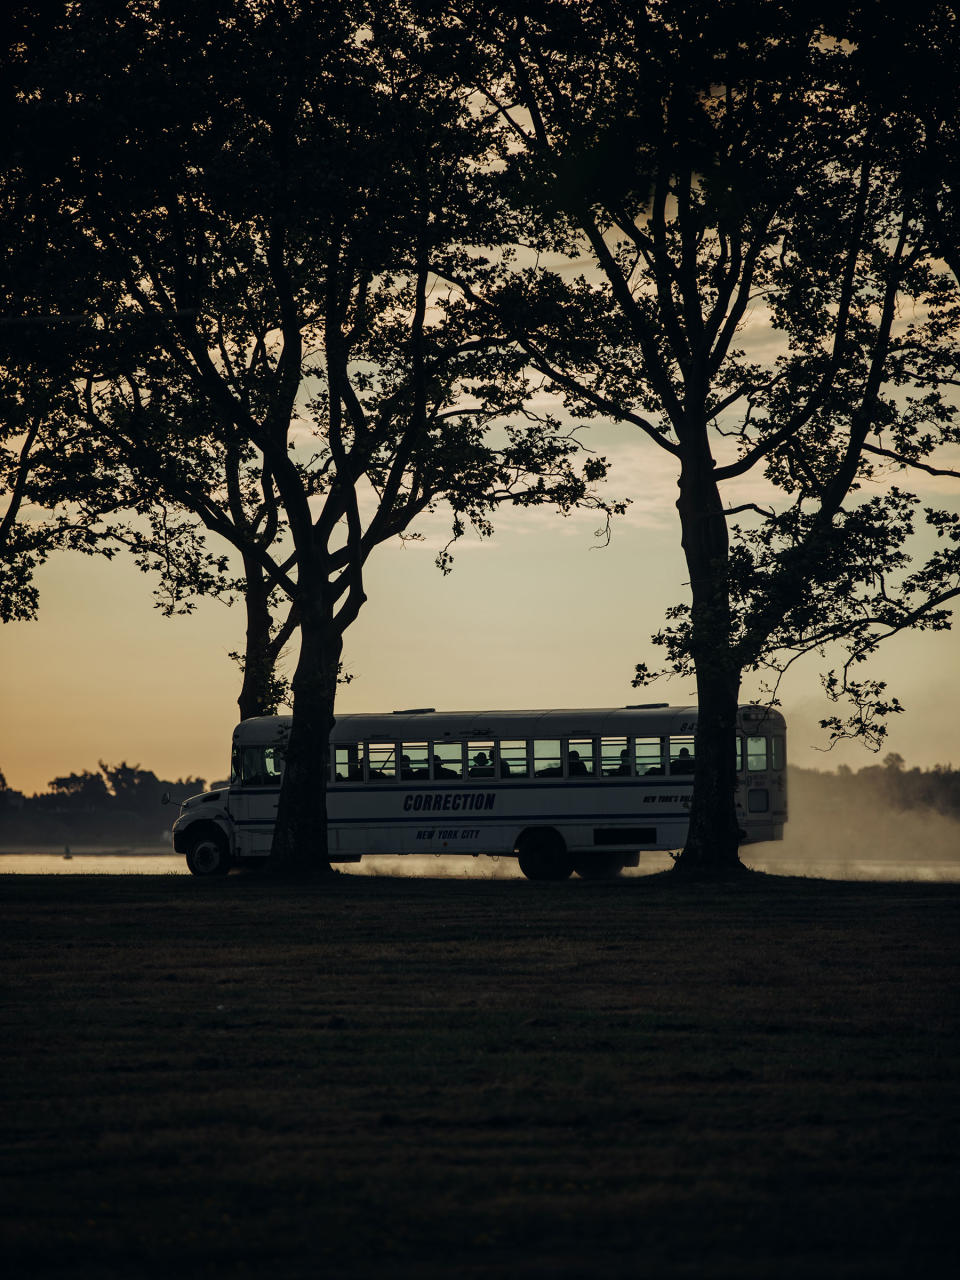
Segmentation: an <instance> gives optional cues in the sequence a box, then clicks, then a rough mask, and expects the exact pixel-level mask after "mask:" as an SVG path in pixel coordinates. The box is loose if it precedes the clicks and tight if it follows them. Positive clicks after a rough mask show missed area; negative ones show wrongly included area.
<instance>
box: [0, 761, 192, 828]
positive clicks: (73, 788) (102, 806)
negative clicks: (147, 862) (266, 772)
mask: <svg viewBox="0 0 960 1280" xmlns="http://www.w3.org/2000/svg"><path fill="white" fill-rule="evenodd" d="M48 785H49V789H48V790H47V791H43V792H38V793H37V794H36V795H32V796H25V795H24V794H23V793H22V792H20V791H13V790H11V789H10V788H9V787H8V786H7V782H6V779H5V778H4V776H3V774H2V773H0V845H4V846H9V845H11V844H44V845H46V844H57V845H60V844H64V845H66V844H77V845H82V844H104V843H107V844H112V843H115V842H119V843H122V844H136V845H140V844H161V843H163V842H164V841H165V840H166V839H167V838H168V835H169V831H170V827H171V826H172V825H173V822H174V820H175V818H176V816H177V813H178V811H179V806H180V802H181V800H183V799H185V798H186V797H187V796H193V795H196V794H197V793H198V792H199V791H203V789H204V786H205V783H204V780H203V778H178V779H177V780H176V782H169V781H164V780H163V779H162V778H158V777H157V775H156V774H155V773H153V772H152V771H151V770H149V769H141V768H140V766H139V765H130V764H127V763H126V761H123V762H121V763H120V764H118V765H108V764H104V762H103V761H102V760H101V761H100V768H99V770H97V771H96V772H91V771H90V770H88V769H85V770H84V771H83V772H82V773H71V774H68V775H67V776H66V777H63V778H53V779H51V781H50V783H49V784H48ZM165 795H169V798H170V799H169V803H168V804H164V802H163V798H164V796H165Z"/></svg>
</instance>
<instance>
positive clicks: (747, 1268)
mask: <svg viewBox="0 0 960 1280" xmlns="http://www.w3.org/2000/svg"><path fill="white" fill-rule="evenodd" d="M0 899H2V908H0V910H2V917H0V930H2V932H0V961H2V975H3V982H4V985H5V988H6V991H5V997H4V1001H3V1012H2V1028H0V1045H2V1049H0V1053H2V1057H3V1066H2V1070H3V1090H2V1098H3V1124H2V1135H0V1179H2V1184H0V1205H2V1208H0V1212H2V1214H3V1224H2V1230H3V1237H2V1250H3V1257H4V1258H5V1259H6V1263H7V1265H6V1268H5V1272H6V1274H7V1275H11V1276H15V1277H18V1278H19V1277H64V1278H66V1277H84V1278H86V1277H114V1276H117V1277H119V1276H124V1277H136V1276H146V1277H158V1278H159V1277H164V1280H168V1278H169V1277H173V1278H174V1280H190V1278H192V1277H197V1278H200V1277H214V1276H217V1277H231V1276H255V1277H259V1276H276V1277H277V1280H285V1278H286V1277H306V1276H330V1277H341V1276H343V1277H354V1276H368V1275H369V1276H374V1275H376V1276H388V1277H391V1278H392V1277H400V1278H404V1277H418V1278H419V1277H424V1278H426V1280H433V1278H434V1277H436V1278H437V1280H439V1278H440V1277H450V1276H457V1277H459V1276H464V1277H487V1276H503V1277H541V1276H542V1277H553V1276H555V1277H578V1276H592V1277H621V1276H622V1277H628V1276H629V1277H661V1276H663V1277H706V1278H713V1277H731V1278H732V1277H738V1278H744V1280H749V1278H751V1277H758V1278H759V1277H764V1278H766V1277H785V1278H790V1277H834V1276H836V1277H863V1278H864V1280H867V1278H870V1280H875V1278H882V1277H900V1276H904V1277H906V1276H910V1277H919V1276H935V1275H937V1276H938V1275H940V1274H951V1273H952V1272H953V1271H954V1270H955V1268H956V1265H957V1262H958V1261H960V1258H958V1248H957V1237H958V1233H957V1228H956V1205H957V1202H958V1191H960V1176H958V1175H960V1165H958V1154H957V1153H958V1139H960V1132H958V1131H960V1123H958V1121H960V1090H958V1072H957V1050H958V1040H960V1037H958V1031H960V1018H958V1013H960V1001H958V984H957V977H958V955H960V951H958V932H960V885H956V884H953V885H950V884H944V885H939V884H903V883H883V884H867V883H856V884H852V883H843V882H839V883H838V882H825V881H815V880H801V879H789V878H780V877H773V876H762V875H751V876H747V877H744V879H743V881H742V882H741V883H737V884H735V885H728V886H723V885H716V886H693V885H682V884H677V883H675V882H674V881H673V880H671V879H670V877H669V876H653V877H648V878H643V879H633V880H628V881H625V882H623V883H619V884H591V883H587V882H579V881H570V882H567V883H563V884H534V883H528V882H526V881H515V880H490V881H485V880H472V881H463V880H429V879H399V878H386V877H384V878H377V877H367V878H364V877H346V876H343V877H340V878H338V879H337V881H336V882H334V883H333V884H332V885H329V886H326V885H323V886H321V885H316V886H308V887H305V888H296V887H291V886H285V885H278V884H273V883H271V882H269V881H265V880H263V879H261V878H259V877H243V876H233V877H230V878H229V879H227V880H220V881H215V882H206V881H197V880H193V879H191V878H180V877H173V876H168V877H151V876H136V877H134V876H128V877H119V876H63V877H40V876H6V877H2V878H0Z"/></svg>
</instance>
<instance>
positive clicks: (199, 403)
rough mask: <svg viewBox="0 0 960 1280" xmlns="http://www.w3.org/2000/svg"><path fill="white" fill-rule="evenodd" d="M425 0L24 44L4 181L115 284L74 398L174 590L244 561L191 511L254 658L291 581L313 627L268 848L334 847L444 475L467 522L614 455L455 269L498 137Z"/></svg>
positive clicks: (242, 9)
mask: <svg viewBox="0 0 960 1280" xmlns="http://www.w3.org/2000/svg"><path fill="white" fill-rule="evenodd" d="M97 17H99V18H101V19H102V21H96V20H95V19H96V18H97ZM415 17H416V14H415V13H414V12H413V11H411V10H408V9H407V8H405V7H404V6H397V7H395V8H393V9H392V10H391V11H390V13H389V14H388V15H385V14H383V13H382V12H380V11H379V10H378V9H377V7H376V6H371V5H367V4H363V3H355V4H347V5H342V4H336V5H333V4H325V5H317V6H309V7H304V8H302V9H301V8H299V7H297V6H295V5H289V6H287V5H271V6H263V7H261V6H258V5H237V4H234V3H221V4H219V5H214V6H211V7H209V8H208V9H205V10H204V12H203V14H197V13H196V12H195V11H194V10H193V9H190V10H189V11H188V10H187V9H185V8H184V9H181V8H180V7H179V6H167V5H159V4H147V5H140V4H137V5H133V4H130V5H125V6H122V7H121V9H120V10H117V9H116V7H115V6H109V5H108V6H104V7H103V9H102V10H101V9H100V7H99V6H95V5H91V6H89V7H86V6H85V7H84V8H83V10H82V11H70V12H69V13H67V14H66V15H65V16H64V17H63V18H62V19H61V20H58V21H57V22H55V23H54V24H53V26H52V27H51V26H49V25H47V26H44V25H43V24H42V23H40V22H39V21H38V22H34V23H33V24H32V25H31V24H29V23H28V25H27V30H26V32H25V35H24V39H23V42H22V46H21V47H20V48H19V50H18V58H17V63H16V71H17V76H18V93H17V95H16V106H17V112H18V117H17V122H18V134H17V136H18V137H19V138H20V141H21V149H20V152H19V154H18V156H17V165H16V166H14V168H13V170H12V171H11V176H10V177H9V178H8V181H9V182H10V183H11V185H13V186H14V187H15V188H16V187H17V184H18V183H19V184H20V185H22V186H24V187H27V188H29V189H30V190H31V191H33V192H39V193H40V196H39V197H38V199H37V202H36V209H35V214H34V217H35V222H36V225H37V227H38V228H40V230H41V231H42V234H43V235H44V236H46V237H47V238H48V239H49V240H50V241H55V240H56V238H57V237H58V236H60V235H61V234H66V235H70V236H72V237H74V238H77V239H78V240H79V241H80V242H81V245H82V253H81V255H80V256H79V258H78V260H77V261H78V266H79V268H80V269H81V270H82V272H83V276H82V286H83V287H84V288H85V289H86V292H87V296H88V297H89V298H90V299H91V300H92V302H93V303H94V304H95V308H94V309H95V319H94V323H93V326H92V328H93V331H94V339H95V340H94V343H93V347H92V349H91V350H88V351H85V352H84V358H83V361H82V363H81V365H80V368H79V369H78V370H77V371H76V372H77V376H75V377H74V379H73V382H72V384H71V386H72V390H73V392H74V394H75V396H76V403H75V405H74V407H73V416H72V418H71V422H72V423H73V424H74V425H76V426H77V429H78V431H79V437H80V438H81V439H82V441H84V442H87V441H93V442H95V445H96V449H97V451H98V458H99V460H100V474H101V477H102V479H103V480H104V481H106V482H107V487H108V488H111V489H113V490H115V491H116V492H118V493H123V494H125V495H128V498H129V501H130V503H131V504H132V505H134V506H136V507H137V508H138V509H140V510H144V511H149V512H150V513H151V518H152V520H153V522H154V526H153V539H152V541H151V542H150V543H148V544H144V545H143V546H142V547H141V548H140V550H141V554H142V555H144V556H145V557H146V558H147V559H148V560H149V559H150V557H151V556H156V555H157V554H158V553H157V551H156V547H157V546H160V547H161V548H165V547H168V546H169V545H170V544H171V543H176V544H177V558H176V565H177V566H181V567H182V566H184V565H185V566H186V570H185V574H186V577H185V580H184V583H183V586H181V584H180V583H178V582H177V581H175V580H173V579H170V581H171V590H172V592H173V595H174V598H175V597H176V595H177V592H179V591H180V590H181V589H196V588H197V587H198V586H199V587H200V588H202V589H211V588H212V589H218V590H219V589H228V588H229V586H230V584H229V582H228V581H227V580H226V579H225V577H224V574H225V572H226V570H225V565H224V562H223V561H222V560H220V559H219V558H217V556H216V555H213V554H211V553H209V552H208V551H207V550H206V548H205V544H204V543H203V542H202V541H200V540H198V539H197V537H196V533H195V528H194V526H193V524H191V523H190V522H189V521H188V522H186V523H185V522H184V521H183V520H182V519H181V518H180V517H179V516H178V515H177V513H178V512H181V513H182V512H187V513H190V515H191V516H193V517H196V518H198V519H199V521H200V522H202V524H203V526H204V527H205V529H206V530H208V531H210V532H212V533H214V534H216V535H219V536H220V537H222V538H223V539H225V540H226V541H227V543H229V544H230V545H231V546H232V547H233V548H235V550H236V551H237V552H238V553H239V555H240V557H241V558H242V562H243V569H244V583H243V586H244V590H245V595H246V599H247V601H248V636H249V634H250V630H251V629H253V630H256V631H257V637H258V638H257V641H256V644H257V645H258V646H259V647H258V648H256V647H255V648H251V645H250V643H249V642H248V647H247V653H246V658H247V673H248V674H249V673H250V672H251V670H252V669H253V668H252V666H251V662H250V659H251V653H255V654H256V655H257V656H258V659H260V658H263V657H264V655H266V654H267V652H268V649H269V646H270V644H272V643H274V642H275V640H276V633H275V632H274V633H271V631H270V623H271V617H270V613H271V609H270V606H271V601H275V600H276V598H277V596H278V595H279V596H282V597H283V598H284V599H285V600H286V608H287V609H288V610H289V612H288V615H287V621H286V623H285V624H284V625H285V626H287V627H290V626H293V625H295V626H297V627H298V628H299V630H300V635H301V652H300V660H299V663H298V666H297V670H296V674H295V676H294V679H293V695H294V728H293V732H292V734H291V739H290V745H289V750H288V760H287V768H286V772H285V775H284V789H283V794H282V798H281V811H280V818H279V821H278V825H277V833H278V834H277V841H278V843H277V850H276V857H277V862H278V864H279V863H284V862H286V863H291V862H297V861H303V860H308V859H309V858H310V857H311V856H312V851H313V850H318V851H319V852H320V860H321V863H322V861H323V858H322V853H323V850H324V849H325V835H326V832H325V814H324V811H323V803H322V801H323V792H322V788H321V789H319V791H318V788H317V785H316V780H317V778H323V777H325V775H326V758H327V738H328V733H329V728H330V723H331V718H332V714H333V705H334V697H335V687H336V679H337V673H338V670H339V660H340V654H341V648H342V637H343V633H344V631H345V629H346V628H347V627H348V626H349V625H350V624H351V623H352V622H353V620H354V619H355V618H356V616H357V613H358V612H359V610H360V608H361V607H362V604H363V602H364V599H365V591H364V567H365V564H366V562H367V559H368V557H369V556H370V554H371V553H372V551H373V550H374V548H375V547H376V546H378V545H379V544H380V543H382V542H383V541H385V540H386V539H388V538H392V537H395V536H397V535H399V534H403V533H404V532H405V531H406V530H407V529H408V528H409V526H410V524H411V521H413V520H414V519H415V518H416V517H417V516H419V515H420V514H421V513H423V512H425V511H428V510H431V509H432V508H433V507H434V506H435V504H436V503H438V502H439V501H441V500H443V501H446V502H447V503H449V504H450V506H451V507H452V509H453V512H454V529H453V533H454V536H456V535H457V534H458V533H459V532H461V531H462V529H463V527H464V523H465V521H468V520H472V521H473V522H474V523H475V524H476V525H477V526H478V527H479V528H480V530H481V531H482V532H487V531H489V528H490V524H489V518H490V513H491V511H492V510H493V509H495V508H496V506H497V505H498V504H500V503H501V502H503V501H511V502H521V503H533V502H540V501H551V502H554V503H557V504H558V505H559V506H561V507H568V506H570V505H571V504H573V503H578V502H583V501H592V499H591V497H590V494H589V486H590V484H591V483H592V481H593V480H595V479H598V478H599V477H600V476H601V475H602V474H603V471H604V465H603V462H602V460H599V459H595V458H591V459H588V460H587V461H586V463H585V464H584V465H583V466H582V467H581V468H577V467H576V466H575V464H574V454H575V453H576V452H577V444H576V439H575V434H574V432H573V431H572V430H571V428H570V425H569V424H567V425H563V424H561V423H560V422H558V421H557V420H556V419H555V418H552V417H550V416H549V415H543V414H535V413H534V412H533V410H532V408H531V407H530V404H529V397H528V389H529V388H528V378H527V372H526V365H527V360H526V356H525V354H524V353H523V351H522V350H521V349H520V348H519V347H517V345H516V344H515V343H514V342H513V341H512V339H511V338H510V337H509V335H507V334H505V332H504V330H503V328H502V326H501V327H496V326H491V325H489V324H484V325H483V326H478V325H477V323H476V317H475V315H474V314H473V312H472V310H471V308H470V307H469V306H468V305H467V303H466V301H465V299H464V297H463V294H462V291H461V290H459V289H457V288H454V287H453V286H451V285H449V284H448V285H442V284H441V283H440V277H439V275H438V271H439V267H440V266H441V265H443V266H444V267H446V268H447V269H448V270H449V267H450V265H451V263H453V262H455V263H457V264H458V270H459V273H460V274H462V275H464V276H465V277H469V275H470V273H471V272H472V271H473V270H474V269H478V266H477V263H476V247H477V245H482V244H483V242H484V240H485V239H486V238H489V236H490V234H491V232H490V230H489V226H490V224H489V222H488V212H487V210H486V209H485V208H484V207H483V205H482V204H481V203H480V202H479V201H478V199H477V196H478V190H477V186H476V181H477V175H478V173H479V172H480V170H481V168H482V164H483V161H484V157H485V154H486V150H487V147H488V142H487V137H486V131H485V129H484V128H483V127H482V122H478V120H477V119H476V117H475V115H474V113H473V112H472V111H471V109H470V103H469V93H468V91H467V90H466V89H465V87H464V86H463V84H462V83H461V82H460V81H459V80H457V79H456V78H451V77H449V76H446V77H444V76H442V75H440V74H438V72H437V70H436V69H435V68H434V65H433V59H432V57H431V54H430V50H429V48H427V47H426V45H425V43H424V39H423V35H422V32H421V30H420V29H419V27H418V26H417V24H416V21H415ZM78 49H80V50H82V54H83V56H82V57H79V56H78V52H77V51H78ZM185 83H186V84H189V85H190V92H189V93H183V92H182V91H181V85H183V84H185ZM134 85H135V86H136V92H135V93H133V94H131V86H134ZM36 156H39V157H40V159H39V160H36V158H35V157H36ZM69 459H70V455H69V453H68V454H66V456H65V457H64V459H63V461H64V466H65V468H66V467H68V466H69ZM181 571H182V569H181V568H178V569H177V572H181ZM262 665H263V664H262V663H261V670H262Z"/></svg>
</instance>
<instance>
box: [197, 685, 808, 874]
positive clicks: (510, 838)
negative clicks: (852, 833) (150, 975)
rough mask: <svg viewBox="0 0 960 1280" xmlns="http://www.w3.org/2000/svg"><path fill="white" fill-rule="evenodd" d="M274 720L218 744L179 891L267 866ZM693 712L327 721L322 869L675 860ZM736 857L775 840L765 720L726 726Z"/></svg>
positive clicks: (769, 720)
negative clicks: (390, 858) (194, 879)
mask: <svg viewBox="0 0 960 1280" xmlns="http://www.w3.org/2000/svg"><path fill="white" fill-rule="evenodd" d="M289 729H290V717H289V716H263V717H258V718H255V719H251V720H245V721H243V722H242V723H241V724H239V725H238V726H237V728H236V729H235V730H234V734H233V754H232V759H231V771H230V785H229V787H227V788H225V789H223V790H219V791H211V792H207V793H205V794H203V795H199V796H193V797H191V798H190V799H188V800H186V801H185V802H184V803H183V805H182V807H181V810H180V816H179V817H178V819H177V821H176V823H175V824H174V828H173V839H174V848H175V849H176V850H177V851H178V852H179V853H184V854H186V858H187V865H188V866H189V868H190V870H191V871H192V872H193V873H194V875H201V876H202V875H217V874H223V873H224V872H226V871H229V869H230V867H231V866H240V865H245V864H246V865H251V864H255V863H257V862H261V863H262V860H263V859H264V858H266V857H267V856H268V855H269V853H270V845H271V841H272V839H273V824H274V817H275V814H276V809H277V798H278V795H279V790H280V778H281V774H282V772H283V758H284V748H285V743H286V739H287V735H288V734H289ZM696 729H697V709H696V707H670V706H667V705H666V703H663V704H646V705H641V706H630V707H618V708H612V709H605V710H579V711H577V710H574V711H462V712H437V711H435V710H434V709H433V708H423V709H417V710H410V711H394V712H392V713H390V714H386V715H360V714H350V715H341V716H338V717H337V720H336V725H335V728H334V730H333V734H332V737H331V743H330V777H329V779H328V793H327V808H328V817H329V848H330V860H331V861H332V862H359V861H360V859H361V858H362V857H363V856H364V854H411V853H412V854H427V853H434V854H444V855H450V854H466V855H471V856H476V855H478V854H491V855H494V856H498V857H516V858H517V859H518V860H519V864H520V869H521V871H522V872H523V873H524V875H525V876H527V877H528V878H529V879H533V880H560V879H565V878H566V877H567V876H569V875H571V874H572V873H573V872H576V873H577V875H579V876H582V877H584V878H587V879H597V878H607V877H612V876H615V875H617V874H618V873H619V872H620V870H621V869H622V868H623V867H626V866H634V867H635V866H638V865H639V857H640V854H641V853H644V852H648V851H652V850H665V849H667V850H674V849H680V848H682V847H683V844H684V841H685V839H686V834H687V825H688V823H687V817H688V811H689V806H690V797H691V792H692V781H693V779H692V772H693V767H694V749H695V736H696ZM737 776H738V786H737V795H736V803H737V814H738V819H739V826H740V836H741V840H742V841H743V843H755V842H758V841H762V840H780V839H782V837H783V824H784V822H785V821H786V817H787V797H786V732H785V725H784V720H783V717H782V716H781V715H780V714H779V713H778V712H776V711H773V710H771V709H769V708H766V707H758V706H744V707H741V708H740V710H739V714H738V721H737Z"/></svg>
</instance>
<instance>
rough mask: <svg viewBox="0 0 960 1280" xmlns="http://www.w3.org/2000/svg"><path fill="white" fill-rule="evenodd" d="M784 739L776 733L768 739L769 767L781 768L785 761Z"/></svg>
mask: <svg viewBox="0 0 960 1280" xmlns="http://www.w3.org/2000/svg"><path fill="white" fill-rule="evenodd" d="M786 745H787V744H786V741H785V739H784V738H783V737H782V736H781V735H780V734H777V735H775V736H774V737H772V738H771V739H770V768H771V769H777V770H780V769H783V768H785V767H786V763H787V752H786Z"/></svg>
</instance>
